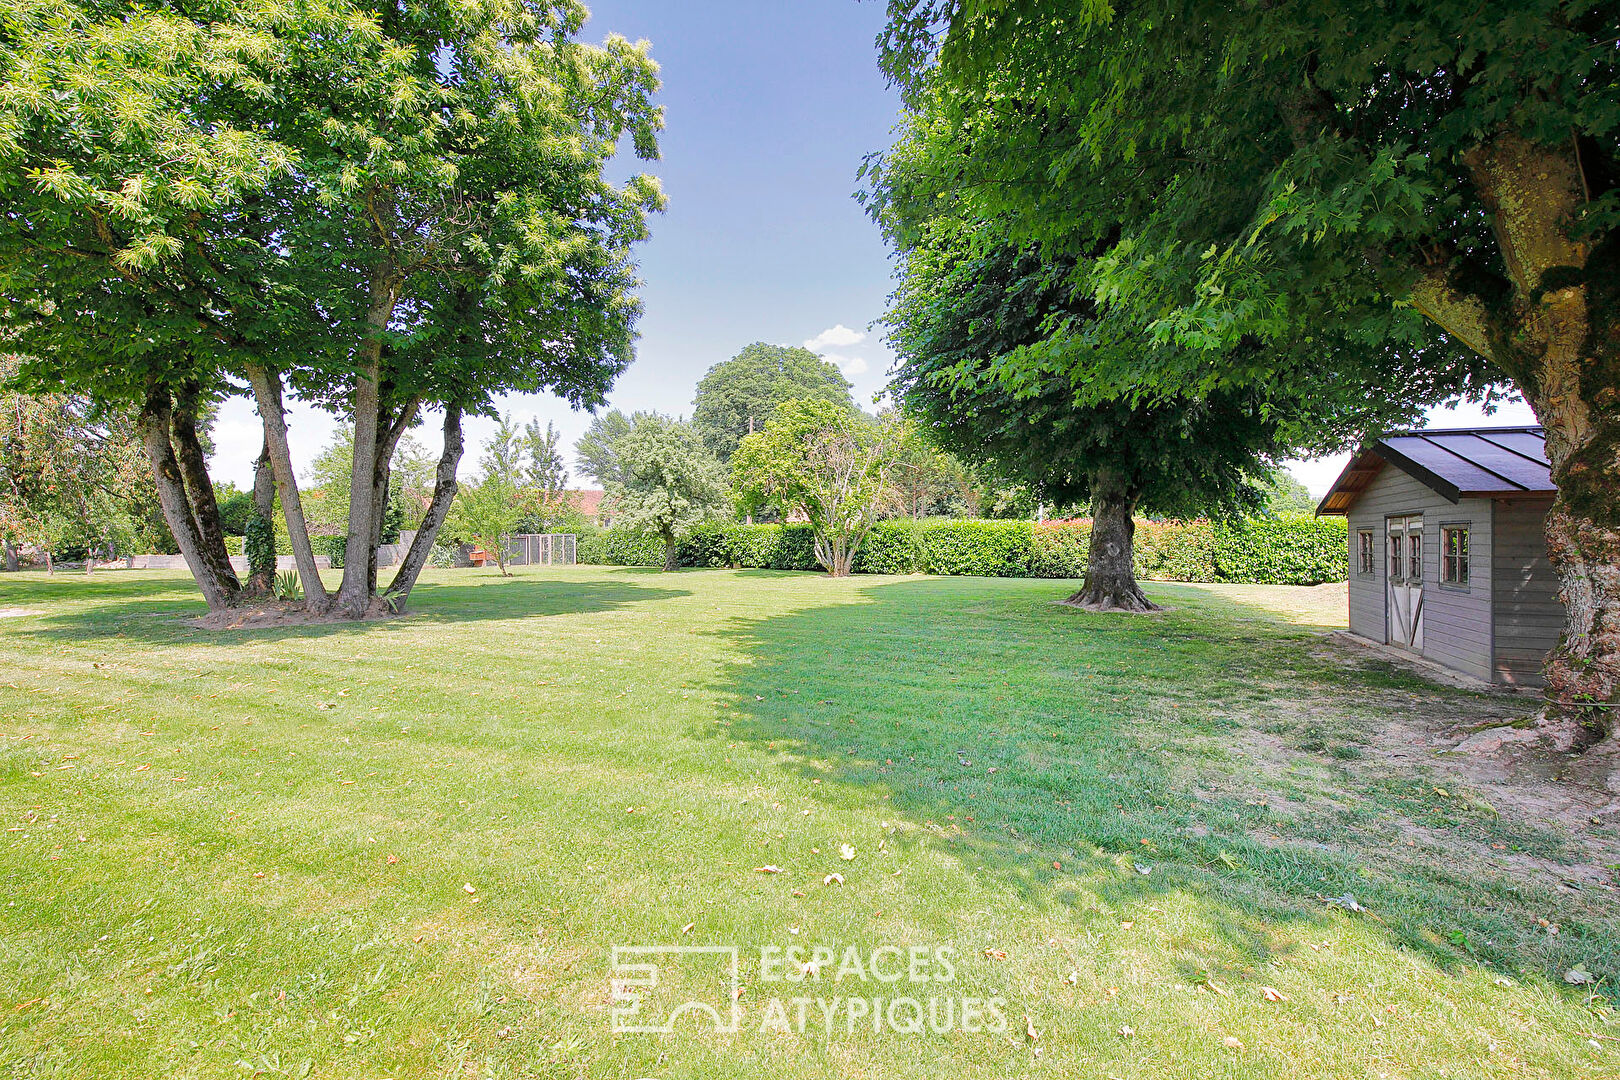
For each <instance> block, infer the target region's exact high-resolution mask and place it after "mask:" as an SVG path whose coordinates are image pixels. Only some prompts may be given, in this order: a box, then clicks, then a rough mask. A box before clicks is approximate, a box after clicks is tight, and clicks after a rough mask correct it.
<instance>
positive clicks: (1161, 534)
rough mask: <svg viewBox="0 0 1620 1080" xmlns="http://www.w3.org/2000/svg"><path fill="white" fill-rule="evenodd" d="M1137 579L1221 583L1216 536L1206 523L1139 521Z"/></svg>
mask: <svg viewBox="0 0 1620 1080" xmlns="http://www.w3.org/2000/svg"><path fill="white" fill-rule="evenodd" d="M1136 576H1137V577H1140V578H1148V579H1151V580H1155V581H1220V580H1222V578H1221V577H1220V574H1219V571H1218V570H1217V568H1216V565H1215V533H1214V529H1213V527H1212V526H1211V525H1210V523H1209V522H1207V521H1202V520H1199V521H1138V522H1137V523H1136Z"/></svg>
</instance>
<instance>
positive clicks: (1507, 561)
mask: <svg viewBox="0 0 1620 1080" xmlns="http://www.w3.org/2000/svg"><path fill="white" fill-rule="evenodd" d="M1556 490H1557V489H1556V488H1555V487H1554V485H1553V482H1552V477H1551V474H1550V471H1549V466H1548V463H1547V441H1546V435H1545V433H1544V432H1543V430H1542V429H1541V428H1539V427H1517V428H1475V429H1460V430H1447V431H1438V430H1437V431H1426V430H1425V431H1410V432H1403V433H1399V434H1394V435H1386V436H1385V437H1383V438H1381V439H1378V440H1375V441H1373V442H1369V443H1367V444H1366V445H1364V446H1362V448H1361V449H1360V450H1359V451H1357V453H1356V455H1355V456H1354V457H1353V458H1352V459H1351V461H1350V464H1349V465H1348V466H1346V467H1345V470H1344V472H1343V473H1341V474H1340V476H1339V478H1338V480H1336V481H1334V484H1333V488H1332V490H1330V491H1329V492H1328V493H1327V496H1326V497H1325V498H1324V499H1323V500H1322V502H1321V504H1320V505H1319V506H1318V507H1317V511H1316V512H1317V513H1318V514H1338V515H1343V516H1345V517H1347V518H1348V519H1349V534H1350V539H1349V545H1350V552H1349V554H1350V632H1351V633H1352V634H1354V635H1356V636H1357V637H1360V638H1364V639H1366V640H1368V641H1372V642H1377V643H1380V644H1383V645H1388V646H1392V647H1394V648H1396V649H1399V650H1402V651H1404V652H1408V653H1412V654H1415V655H1418V656H1422V657H1424V658H1426V659H1428V660H1430V661H1433V662H1435V663H1438V664H1441V665H1443V666H1444V667H1447V668H1450V669H1452V670H1454V671H1459V672H1462V673H1463V674H1465V675H1469V676H1472V677H1474V678H1476V679H1480V680H1483V681H1486V682H1493V683H1506V684H1516V685H1527V686H1539V685H1541V681H1542V676H1541V665H1542V662H1543V660H1545V658H1546V655H1547V653H1548V651H1550V650H1551V649H1552V648H1553V646H1555V645H1556V644H1557V643H1558V634H1559V631H1560V629H1561V628H1562V627H1563V623H1564V609H1563V604H1562V603H1561V602H1560V601H1559V599H1558V579H1557V576H1556V575H1555V574H1554V573H1553V569H1552V565H1551V563H1550V562H1549V561H1548V559H1547V542H1546V533H1545V530H1544V525H1545V520H1546V517H1547V511H1548V509H1549V508H1550V507H1551V506H1552V500H1553V496H1554V494H1555V492H1556Z"/></svg>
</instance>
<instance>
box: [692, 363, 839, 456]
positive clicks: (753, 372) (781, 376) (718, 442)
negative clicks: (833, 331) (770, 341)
mask: <svg viewBox="0 0 1620 1080" xmlns="http://www.w3.org/2000/svg"><path fill="white" fill-rule="evenodd" d="M849 389H850V387H849V381H848V380H847V379H845V378H844V376H843V374H842V373H840V372H839V370H838V368H836V367H834V366H833V365H832V364H831V363H830V362H829V361H826V360H823V359H822V358H821V357H819V356H817V355H816V354H815V353H813V352H811V351H810V350H809V349H801V348H798V347H796V346H792V345H767V344H765V343H764V342H761V341H756V342H754V343H753V344H752V345H749V346H748V347H746V348H745V349H743V351H742V352H740V353H738V354H737V355H736V356H733V357H732V358H731V359H730V360H724V361H721V362H720V363H718V364H716V365H714V367H712V368H710V369H709V370H708V372H707V373H706V374H705V375H704V376H703V378H702V379H701V380H699V382H698V385H697V395H696V396H695V397H694V398H693V405H692V426H693V427H695V428H697V429H698V432H699V433H700V434H702V436H703V441H704V442H705V443H707V444H708V446H709V449H710V450H712V451H714V456H715V457H717V458H719V459H720V463H721V464H723V465H724V464H729V463H730V461H731V455H732V454H734V453H736V451H737V444H738V443H739V442H741V441H742V439H743V436H745V435H747V434H748V433H749V432H751V431H758V430H759V429H760V428H762V427H764V426H765V421H767V420H769V419H770V418H771V416H772V415H774V414H775V412H776V407H777V406H778V405H780V404H782V403H783V402H784V401H827V402H831V403H833V404H835V405H843V406H845V407H847V408H849V409H851V410H853V409H854V408H855V403H854V401H853V400H852V399H851V398H850V396H849Z"/></svg>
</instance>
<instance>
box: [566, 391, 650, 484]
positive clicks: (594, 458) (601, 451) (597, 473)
mask: <svg viewBox="0 0 1620 1080" xmlns="http://www.w3.org/2000/svg"><path fill="white" fill-rule="evenodd" d="M650 415H652V414H651V413H643V412H638V413H635V414H634V415H632V416H626V415H624V413H622V412H620V411H619V410H618V409H609V410H608V411H607V412H605V413H598V414H597V415H596V416H595V417H594V418H592V420H591V426H590V427H588V428H586V429H585V434H583V435H581V436H580V437H579V441H578V442H576V443H575V444H574V458H575V462H576V463H577V464H578V466H579V470H580V472H582V473H584V474H585V475H586V476H589V477H590V478H591V479H593V480H595V481H596V482H597V483H598V484H601V485H602V487H603V488H606V487H607V486H608V485H610V484H622V483H624V470H623V468H622V466H621V465H620V462H619V451H618V444H619V440H620V439H622V438H624V436H626V435H628V434H630V429H631V428H632V427H633V426H635V425H636V424H637V423H640V422H641V420H642V418H643V417H646V416H650Z"/></svg>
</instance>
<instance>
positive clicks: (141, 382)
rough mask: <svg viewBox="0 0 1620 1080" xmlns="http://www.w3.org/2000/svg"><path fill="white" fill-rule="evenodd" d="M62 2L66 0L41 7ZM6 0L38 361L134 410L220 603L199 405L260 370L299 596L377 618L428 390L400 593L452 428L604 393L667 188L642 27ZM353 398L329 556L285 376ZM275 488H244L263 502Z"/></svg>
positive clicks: (5, 233)
mask: <svg viewBox="0 0 1620 1080" xmlns="http://www.w3.org/2000/svg"><path fill="white" fill-rule="evenodd" d="M58 7H59V6H58ZM58 7H48V8H41V7H38V6H37V5H31V4H27V3H23V2H22V0H17V2H16V3H15V4H14V5H13V9H14V10H13V9H8V16H9V18H8V23H7V27H8V30H7V34H6V35H5V36H4V38H3V40H0V78H3V79H4V80H5V82H4V93H3V94H0V109H3V110H4V112H3V114H0V156H4V157H5V158H6V164H7V166H8V168H7V170H6V171H5V177H6V179H5V181H4V182H3V186H0V193H3V195H4V198H5V199H6V207H7V210H8V213H7V215H6V216H5V217H4V221H3V224H0V290H3V292H4V296H5V300H6V303H5V304H4V305H3V306H0V310H3V311H4V318H5V320H6V322H7V324H8V326H9V328H10V330H11V333H12V337H13V344H14V346H15V347H16V348H17V349H18V351H19V352H23V353H26V354H27V355H28V356H29V358H30V364H31V366H30V367H29V368H28V369H26V371H25V374H28V375H30V376H31V377H33V378H34V379H35V380H36V381H37V382H40V383H47V384H48V383H50V382H52V381H53V380H56V381H65V382H67V383H68V384H69V385H70V386H72V387H74V388H80V389H83V390H85V391H86V392H90V393H94V394H96V395H98V396H100V397H103V398H106V399H108V400H115V401H128V402H131V403H133V404H135V405H136V406H138V407H139V408H140V410H141V416H142V419H143V432H144V434H145V436H146V443H147V447H148V452H149V454H150V455H151V457H152V461H153V471H154V473H155V474H156V475H157V478H158V487H159V492H160V494H161V495H162V496H163V505H164V510H165V515H166V517H167V518H168V520H169V522H170V525H171V527H172V528H173V529H174V531H175V535H176V539H177V540H178V541H179V543H180V545H181V548H182V551H183V552H184V553H185V554H186V557H187V561H188V563H189V564H190V565H191V566H192V569H193V572H194V573H195V574H196V576H197V579H198V582H199V584H200V585H201V586H202V588H203V592H204V595H205V596H206V597H207V599H208V601H209V603H210V605H211V606H215V607H218V606H222V605H228V604H230V603H231V602H233V601H234V599H235V598H236V595H237V593H238V591H239V588H240V587H239V584H238V583H237V581H236V579H235V576H234V574H233V573H232V572H231V570H230V566H229V562H228V560H227V559H226V557H225V554H224V544H223V537H222V535H221V530H220V529H219V525H218V510H217V506H215V505H214V500H213V494H212V488H211V485H209V484H208V483H207V477H206V467H205V462H204V459H203V456H202V454H201V453H200V452H199V450H198V445H199V444H198V440H197V439H196V438H195V427H196V416H197V414H198V413H199V412H200V411H201V410H202V409H204V408H205V407H206V406H207V404H208V403H209V402H210V401H212V400H215V399H217V398H218V397H220V396H222V395H225V394H229V393H233V392H239V391H240V389H241V387H242V386H243V384H246V385H247V386H249V387H251V390H252V393H253V396H254V399H255V401H256V403H257V405H258V407H259V411H260V415H261V417H262V419H263V422H264V428H265V444H266V446H265V453H264V454H263V455H262V456H261V464H262V466H263V467H262V468H261V469H260V475H261V477H262V478H264V479H265V480H266V481H268V480H269V478H270V477H272V476H273V478H274V485H273V486H274V489H275V494H276V495H278V496H279V499H280V503H281V507H282V511H283V513H284V514H285V516H286V518H287V526H288V535H289V538H290V542H291V548H292V554H293V557H294V559H295V560H296V562H297V564H298V569H299V573H300V576H301V577H302V578H303V583H304V594H305V600H306V604H307V605H308V606H309V607H311V608H312V609H314V610H316V611H325V610H328V609H329V608H333V607H335V609H336V610H337V612H338V613H340V614H342V615H344V616H351V617H352V616H357V615H360V614H363V613H364V612H365V611H366V610H368V609H369V608H370V607H371V605H372V600H373V596H374V595H375V592H376V570H377V568H376V558H375V551H376V546H377V543H378V540H379V537H380V534H381V530H382V527H383V520H384V507H385V505H386V500H387V492H388V489H389V476H388V473H389V463H390V461H391V459H392V456H393V449H394V446H395V445H396V444H397V441H398V440H399V439H400V438H401V437H402V436H403V433H404V432H405V430H406V429H408V428H409V427H410V426H411V424H412V423H414V422H415V420H416V418H417V416H418V415H419V413H420V411H421V410H423V409H426V408H429V407H439V408H442V409H443V411H444V416H445V436H446V438H445V443H444V453H443V455H442V456H441V458H440V461H439V464H438V467H437V470H436V471H437V475H438V478H439V481H440V482H439V483H437V484H436V489H435V497H434V499H433V500H432V502H431V503H430V505H429V510H428V513H427V515H426V517H425V518H424V521H423V522H422V527H421V528H420V529H419V530H418V544H417V545H416V546H414V547H413V549H412V551H411V552H410V554H409V555H408V556H407V559H406V562H405V564H404V565H403V566H402V567H401V570H400V571H399V573H398V574H397V575H396V577H395V580H394V582H393V583H391V585H390V587H389V591H390V594H391V600H390V602H391V603H392V604H393V606H395V607H397V606H398V605H400V604H402V603H403V602H404V600H405V597H406V596H407V595H408V593H409V590H410V586H411V583H412V582H413V581H414V580H415V576H416V574H417V573H418V572H419V570H420V568H421V565H422V564H423V563H424V562H425V560H426V557H427V552H428V550H429V549H430V545H431V542H432V539H433V534H434V533H435V532H436V530H437V528H438V525H439V524H440V522H442V520H443V514H444V513H445V512H446V511H447V509H448V506H449V504H450V501H451V498H452V497H453V494H454V483H455V465H456V462H457V461H458V460H459V457H460V447H461V435H460V422H461V417H462V416H463V414H465V413H467V412H477V413H488V412H491V411H492V404H491V403H492V401H493V399H494V398H495V397H496V396H498V395H500V394H502V393H506V392H511V391H538V390H553V391H555V392H556V393H558V394H559V395H561V396H563V397H565V398H567V399H568V400H570V401H571V402H573V403H574V404H576V405H580V406H590V405H594V404H596V403H598V402H600V401H601V400H602V398H603V396H604V395H605V393H606V390H607V388H608V387H609V386H611V384H612V381H613V379H614V378H615V377H616V376H617V375H618V374H619V373H620V372H622V371H623V370H624V368H625V367H626V366H627V365H628V363H629V359H630V353H631V345H632V342H633V338H634V333H633V327H634V323H635V320H636V318H637V316H638V314H639V304H638V302H637V301H636V299H635V298H634V295H633V293H634V289H635V286H636V284H637V283H636V281H635V276H634V267H633V265H632V263H631V261H630V257H629V252H630V248H631V246H632V245H633V244H634V243H635V242H637V241H639V240H640V239H643V238H644V237H645V235H646V224H645V217H646V214H647V213H648V212H649V211H651V210H654V209H656V208H657V207H659V206H660V205H661V204H662V196H661V194H660V192H659V190H658V187H657V184H656V182H655V181H653V180H651V179H650V178H647V177H635V178H632V179H631V180H629V181H628V182H627V183H625V184H623V185H622V186H621V185H615V184H612V183H610V182H608V180H607V179H606V178H605V176H604V170H605V168H606V165H607V163H608V161H609V160H610V159H611V158H612V157H613V156H614V155H615V154H616V153H617V152H618V150H619V148H620V143H621V142H622V141H624V136H626V135H628V136H630V139H629V141H630V143H631V148H632V149H633V150H634V152H635V153H636V154H638V155H640V156H642V157H652V156H654V155H655V154H656V141H655V137H656V132H657V130H658V128H659V127H660V125H661V112H660V110H659V109H658V108H657V107H655V106H654V105H653V104H652V103H651V95H652V94H653V92H654V91H655V89H656V86H657V75H656V71H657V68H656V65H654V64H653V63H652V61H651V59H650V58H649V56H648V51H647V46H646V45H645V43H642V44H640V45H632V44H631V43H629V42H627V41H625V40H624V39H622V38H618V37H610V38H608V39H607V41H605V42H604V43H603V44H602V45H600V46H593V45H586V44H583V43H581V42H579V41H577V40H576V38H577V36H578V34H579V31H580V30H581V28H582V26H583V24H584V21H585V18H586V11H585V8H584V7H583V6H582V5H580V4H579V3H577V2H574V0H545V2H543V0H524V2H520V3H517V4H511V3H507V2H505V0H473V2H471V3H467V4H461V5H458V6H456V7H455V8H454V9H450V8H442V7H441V8H431V7H430V8H419V7H408V6H406V5H404V4H402V3H398V2H384V3H378V4H373V3H367V2H363V0H361V2H354V3H348V2H344V0H335V2H333V3H328V4H321V5H315V6H308V5H294V6H292V7H286V6H282V5H271V6H269V7H266V8H255V9H252V10H251V11H248V10H246V9H218V10H216V9H205V10H201V11H199V12H197V13H195V14H193V13H189V12H188V13H185V14H180V13H171V12H166V11H165V12H159V13H152V12H149V11H146V10H145V9H141V8H139V7H137V6H135V5H123V4H119V3H113V4H110V5H82V6H75V5H73V4H69V5H68V9H69V10H68V14H69V16H70V17H60V14H61V13H60V11H59V10H58ZM289 391H290V392H291V393H294V394H297V395H299V396H302V397H304V398H306V399H307V400H310V401H313V402H315V403H317V404H319V405H321V406H324V407H326V408H328V409H330V410H332V411H334V412H337V413H339V414H340V415H343V416H345V417H347V418H349V419H350V420H351V421H352V424H353V435H354V450H353V465H354V467H353V468H352V470H351V490H350V497H349V500H348V506H349V514H348V519H347V522H346V530H347V536H348V549H347V551H348V557H347V560H346V563H345V569H344V580H343V584H342V586H341V587H340V590H339V593H338V596H337V597H336V601H335V604H334V600H333V598H332V597H330V596H329V595H328V593H327V591H326V589H325V586H324V585H323V584H322V582H321V580H320V578H319V576H318V574H317V573H316V571H315V566H314V559H313V555H312V553H311V551H310V545H309V541H308V535H307V527H306V524H305V521H304V518H303V513H302V505H301V500H300V498H299V493H298V488H297V481H296V478H295V477H294V475H293V472H292V464H291V454H290V449H289V445H288V442H289V440H288V432H287V426H286V414H285V407H284V398H285V396H286V394H287V393H288V392H289ZM270 487H271V485H270V484H269V483H268V482H266V483H263V484H256V495H257V494H258V493H259V489H261V488H262V489H263V494H264V498H262V499H259V498H256V502H257V503H258V504H259V505H260V506H261V508H263V507H267V506H268V505H269V504H270V494H269V489H270Z"/></svg>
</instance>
